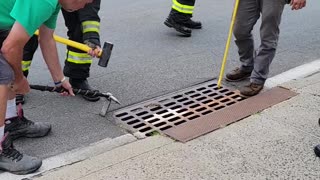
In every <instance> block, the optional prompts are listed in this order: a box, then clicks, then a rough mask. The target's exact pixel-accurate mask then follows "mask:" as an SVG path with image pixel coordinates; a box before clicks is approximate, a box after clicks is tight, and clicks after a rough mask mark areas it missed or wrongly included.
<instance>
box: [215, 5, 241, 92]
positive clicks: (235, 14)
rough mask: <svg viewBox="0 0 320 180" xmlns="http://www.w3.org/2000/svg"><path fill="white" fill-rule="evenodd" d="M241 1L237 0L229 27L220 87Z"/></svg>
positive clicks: (219, 81) (219, 82)
mask: <svg viewBox="0 0 320 180" xmlns="http://www.w3.org/2000/svg"><path fill="white" fill-rule="evenodd" d="M239 1H240V0H236V2H235V5H234V9H233V14H232V19H231V23H230V29H229V34H228V40H227V43H226V48H225V51H224V55H223V60H222V66H221V70H220V75H219V80H218V88H220V87H221V81H222V78H223V75H224V70H225V66H226V62H227V57H228V53H229V48H230V41H231V38H232V30H233V25H234V21H235V19H236V16H237V12H238V7H239Z"/></svg>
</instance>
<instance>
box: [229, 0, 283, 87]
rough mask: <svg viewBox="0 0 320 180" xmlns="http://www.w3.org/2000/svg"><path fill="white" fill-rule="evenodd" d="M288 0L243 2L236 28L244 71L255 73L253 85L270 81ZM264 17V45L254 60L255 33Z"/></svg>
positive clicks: (243, 0) (261, 35)
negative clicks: (282, 16)
mask: <svg viewBox="0 0 320 180" xmlns="http://www.w3.org/2000/svg"><path fill="white" fill-rule="evenodd" d="M285 4H286V0H240V4H239V9H238V14H237V18H236V22H235V27H234V32H233V33H234V36H235V38H236V40H235V42H236V45H237V46H238V51H239V56H240V61H241V63H242V65H241V70H243V71H247V72H248V71H251V70H252V73H251V82H253V83H257V84H263V83H264V82H265V80H266V79H267V77H268V73H269V67H270V64H271V62H272V60H273V58H274V56H275V53H276V48H277V44H278V39H279V32H280V31H279V25H280V21H281V15H282V12H283V8H284V6H285ZM260 15H261V18H262V19H261V26H260V38H261V44H260V47H259V49H258V51H257V54H256V56H255V57H254V55H253V54H254V42H253V37H252V34H251V32H252V29H253V26H254V25H255V24H256V22H257V20H258V19H259V18H260Z"/></svg>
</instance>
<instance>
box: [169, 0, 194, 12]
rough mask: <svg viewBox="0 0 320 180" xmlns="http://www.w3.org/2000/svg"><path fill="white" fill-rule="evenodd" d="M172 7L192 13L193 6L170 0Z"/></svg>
mask: <svg viewBox="0 0 320 180" xmlns="http://www.w3.org/2000/svg"><path fill="white" fill-rule="evenodd" d="M172 9H174V10H176V11H178V12H181V13H184V14H192V13H193V10H194V6H189V5H184V4H180V3H179V2H178V1H177V0H172Z"/></svg>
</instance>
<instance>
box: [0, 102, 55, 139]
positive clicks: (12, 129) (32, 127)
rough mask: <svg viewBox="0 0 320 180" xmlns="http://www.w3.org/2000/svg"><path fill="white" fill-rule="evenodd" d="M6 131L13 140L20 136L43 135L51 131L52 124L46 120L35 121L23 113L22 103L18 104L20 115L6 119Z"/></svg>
mask: <svg viewBox="0 0 320 180" xmlns="http://www.w3.org/2000/svg"><path fill="white" fill-rule="evenodd" d="M4 131H5V132H9V133H10V137H11V139H12V140H15V139H18V138H20V137H29V138H36V137H43V136H46V135H47V134H49V132H50V131H51V125H50V124H49V123H45V122H33V121H30V120H29V119H27V118H26V117H25V116H24V114H23V109H22V107H21V105H19V106H18V116H16V117H12V118H10V119H6V120H5V127H4Z"/></svg>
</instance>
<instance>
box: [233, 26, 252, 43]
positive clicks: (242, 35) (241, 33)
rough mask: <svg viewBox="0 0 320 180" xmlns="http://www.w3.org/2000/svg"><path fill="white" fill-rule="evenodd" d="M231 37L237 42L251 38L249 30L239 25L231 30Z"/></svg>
mask: <svg viewBox="0 0 320 180" xmlns="http://www.w3.org/2000/svg"><path fill="white" fill-rule="evenodd" d="M233 35H234V37H235V38H236V39H237V40H242V39H248V38H251V37H252V35H251V30H249V29H247V28H246V27H244V26H241V25H235V26H234V28H233Z"/></svg>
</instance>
